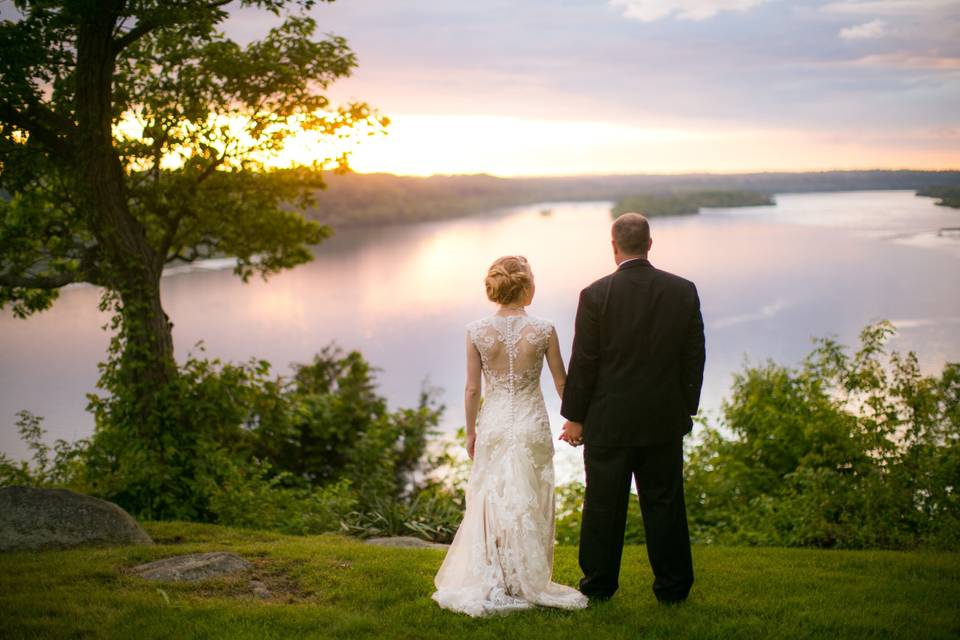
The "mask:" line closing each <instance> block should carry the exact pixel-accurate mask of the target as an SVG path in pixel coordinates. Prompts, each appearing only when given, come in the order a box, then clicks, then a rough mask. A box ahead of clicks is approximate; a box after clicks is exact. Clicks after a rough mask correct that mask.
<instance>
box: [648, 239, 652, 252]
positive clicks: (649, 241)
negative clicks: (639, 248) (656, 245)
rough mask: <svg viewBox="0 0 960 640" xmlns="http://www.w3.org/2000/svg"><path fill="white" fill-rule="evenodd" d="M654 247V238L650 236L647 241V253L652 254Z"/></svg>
mask: <svg viewBox="0 0 960 640" xmlns="http://www.w3.org/2000/svg"><path fill="white" fill-rule="evenodd" d="M652 246H653V236H650V238H649V239H648V240H647V253H650V247H652Z"/></svg>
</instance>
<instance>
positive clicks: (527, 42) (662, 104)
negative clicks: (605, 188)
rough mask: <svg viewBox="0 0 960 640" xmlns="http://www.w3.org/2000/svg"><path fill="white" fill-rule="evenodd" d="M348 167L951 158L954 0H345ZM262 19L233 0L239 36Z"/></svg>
mask: <svg viewBox="0 0 960 640" xmlns="http://www.w3.org/2000/svg"><path fill="white" fill-rule="evenodd" d="M313 15H314V16H315V17H316V18H317V19H318V22H319V24H320V29H321V30H322V31H330V32H333V33H336V34H339V35H343V36H345V37H346V38H347V39H348V40H349V42H350V44H351V46H352V47H353V49H354V51H356V53H357V55H358V57H359V61H360V66H359V69H358V70H357V71H356V73H355V74H354V76H353V77H352V78H350V79H347V80H345V81H342V82H341V83H339V84H338V85H336V86H335V87H334V88H333V90H332V95H333V96H334V97H335V98H338V99H346V98H358V99H363V100H366V101H368V102H370V103H371V104H373V105H375V106H376V107H378V108H379V109H380V110H381V111H382V112H384V113H385V114H386V115H388V116H389V117H390V118H392V120H393V125H392V126H391V128H390V129H391V130H390V133H389V134H388V135H387V136H385V137H384V138H382V139H376V140H371V141H368V142H366V143H364V144H363V145H361V146H360V147H359V148H358V149H357V150H356V151H355V153H354V159H353V165H354V168H355V169H357V170H358V171H390V172H394V173H404V174H420V175H423V174H430V173H475V172H487V173H493V174H497V175H545V174H577V173H639V172H643V173H648V172H651V173H671V172H689V171H715V172H733V171H752V170H764V169H772V170H801V169H834V168H841V169H842V168H903V167H910V168H960V1H958V0H838V1H803V2H796V1H789V2H788V1H786V0H715V1H712V2H709V1H705V0H523V1H522V2H520V1H517V0H510V1H506V0H487V1H485V2H467V1H461V0H409V1H405V2H397V1H396V0H339V1H338V2H336V3H335V4H333V5H327V4H323V5H321V6H318V7H316V8H315V9H313ZM270 25H271V18H270V16H269V15H265V14H264V13H263V12H259V11H255V10H249V9H247V10H242V11H235V12H234V17H232V18H231V20H230V22H229V23H228V24H227V26H226V31H227V32H228V33H229V34H230V35H231V36H232V37H234V38H235V39H237V40H240V41H245V40H248V39H250V38H251V37H256V36H259V35H261V34H262V33H264V32H265V30H266V29H267V28H268V27H269V26H270Z"/></svg>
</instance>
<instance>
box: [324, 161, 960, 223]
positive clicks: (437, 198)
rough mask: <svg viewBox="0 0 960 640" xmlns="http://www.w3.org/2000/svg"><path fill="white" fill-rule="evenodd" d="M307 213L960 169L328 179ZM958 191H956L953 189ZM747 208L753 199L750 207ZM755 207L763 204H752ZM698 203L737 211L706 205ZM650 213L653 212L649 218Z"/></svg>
mask: <svg viewBox="0 0 960 640" xmlns="http://www.w3.org/2000/svg"><path fill="white" fill-rule="evenodd" d="M324 179H325V182H326V189H325V190H323V191H318V192H317V193H316V194H315V196H316V197H315V202H314V203H313V204H312V205H311V206H310V207H309V208H308V209H307V211H306V214H305V215H306V216H307V217H308V218H309V219H311V220H316V221H319V222H323V223H326V224H330V225H332V226H333V227H335V228H344V227H348V226H365V225H371V224H389V223H397V222H411V221H420V220H440V219H445V218H453V217H458V216H466V215H472V214H476V213H481V212H484V211H490V210H493V209H498V208H502V207H513V206H520V205H528V204H535V203H538V202H571V201H580V202H584V201H592V200H593V201H596V200H608V201H614V202H616V201H618V200H621V199H624V198H629V197H632V196H637V195H639V194H670V193H678V192H686V193H688V192H694V191H699V192H720V191H723V192H741V193H743V192H755V193H758V194H774V193H804V192H814V191H862V190H881V189H913V190H918V191H920V192H923V191H926V190H929V189H931V188H935V187H940V188H942V185H958V186H960V171H907V170H904V171H817V172H806V173H744V174H727V175H720V174H709V173H698V174H677V175H621V176H574V177H552V178H498V177H494V176H489V175H466V176H431V177H428V178H420V177H411V176H396V175H391V174H384V173H377V174H356V173H347V174H343V175H337V174H330V175H325V176H324ZM954 188H958V187H954ZM750 204H753V201H751V202H750ZM757 204H767V203H765V202H763V203H759V202H758V203H757ZM700 206H736V203H735V202H734V203H729V204H708V203H704V204H702V205H700ZM651 215H652V214H651Z"/></svg>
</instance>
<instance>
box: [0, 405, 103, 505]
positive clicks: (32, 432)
mask: <svg viewBox="0 0 960 640" xmlns="http://www.w3.org/2000/svg"><path fill="white" fill-rule="evenodd" d="M42 423H43V418H42V417H40V416H35V415H33V414H32V413H30V412H29V411H18V412H17V422H16V426H17V432H18V433H19V434H20V439H21V440H22V441H23V442H25V443H26V445H27V448H28V449H29V450H30V451H31V452H32V456H31V460H32V464H31V463H30V462H27V461H26V460H22V461H20V462H14V461H13V460H11V459H10V458H9V457H8V456H7V455H6V454H3V453H0V487H6V486H10V485H29V486H33V487H68V488H72V489H75V490H82V489H83V486H82V481H81V480H80V477H81V476H82V472H83V455H84V453H85V452H86V448H87V446H88V444H89V443H88V441H87V440H78V441H77V442H74V443H70V442H67V441H66V440H61V439H58V440H57V441H56V442H55V443H54V445H53V457H52V458H51V457H50V452H51V449H50V447H49V446H47V445H46V444H45V443H44V442H43V436H44V434H45V433H46V430H45V429H44V428H43V426H42Z"/></svg>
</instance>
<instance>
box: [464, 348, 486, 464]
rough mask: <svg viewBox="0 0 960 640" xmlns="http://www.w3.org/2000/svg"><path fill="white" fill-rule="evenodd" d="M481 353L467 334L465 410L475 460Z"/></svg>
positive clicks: (471, 449) (469, 445) (469, 453)
mask: <svg viewBox="0 0 960 640" xmlns="http://www.w3.org/2000/svg"><path fill="white" fill-rule="evenodd" d="M481 369H482V365H481V362H480V352H479V351H477V348H476V347H475V346H474V344H473V342H472V341H471V340H470V335H469V334H467V384H466V386H465V387H464V390H463V408H464V413H465V414H466V420H467V422H466V427H467V455H469V456H470V459H471V460H472V459H473V450H474V444H475V443H476V441H477V412H478V411H479V409H480V372H481Z"/></svg>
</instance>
